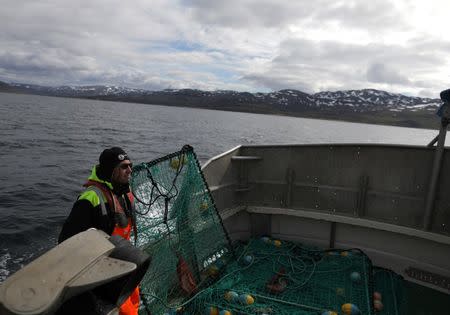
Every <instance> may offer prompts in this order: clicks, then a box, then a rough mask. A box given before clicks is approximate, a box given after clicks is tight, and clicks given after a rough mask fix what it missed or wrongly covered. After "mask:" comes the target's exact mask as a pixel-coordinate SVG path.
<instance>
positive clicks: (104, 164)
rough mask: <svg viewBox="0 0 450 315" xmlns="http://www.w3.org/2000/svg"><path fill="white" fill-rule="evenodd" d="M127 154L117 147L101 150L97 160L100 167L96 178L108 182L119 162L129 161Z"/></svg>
mask: <svg viewBox="0 0 450 315" xmlns="http://www.w3.org/2000/svg"><path fill="white" fill-rule="evenodd" d="M129 159H130V158H129V157H128V155H127V153H126V152H125V151H124V150H123V149H122V148H119V147H112V148H109V149H105V150H103V152H102V154H100V158H99V159H98V160H99V162H100V165H99V166H98V170H97V172H98V174H97V175H98V177H99V178H101V179H103V180H107V181H110V180H111V176H112V173H113V170H114V168H115V167H116V166H117V165H119V164H120V162H122V161H125V160H129Z"/></svg>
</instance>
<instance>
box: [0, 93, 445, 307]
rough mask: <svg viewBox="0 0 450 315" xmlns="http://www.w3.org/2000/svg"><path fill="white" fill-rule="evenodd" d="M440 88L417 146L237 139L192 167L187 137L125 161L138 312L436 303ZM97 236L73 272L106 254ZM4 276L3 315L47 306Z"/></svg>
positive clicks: (440, 235)
mask: <svg viewBox="0 0 450 315" xmlns="http://www.w3.org/2000/svg"><path fill="white" fill-rule="evenodd" d="M441 98H442V100H443V106H442V107H441V109H440V111H439V115H440V118H441V127H440V130H439V134H438V135H437V136H436V138H435V139H432V140H431V142H430V143H429V144H427V145H423V146H410V145H385V144H301V145H245V146H244V145H242V146H238V147H235V148H233V149H231V150H229V151H227V152H225V153H223V154H220V155H218V156H216V157H213V158H211V159H210V160H208V161H207V162H206V163H205V164H204V165H203V166H202V167H200V165H199V163H198V160H197V158H196V156H195V153H194V152H193V149H192V148H191V147H189V146H187V147H184V148H183V149H182V150H180V151H179V152H176V153H173V154H171V155H168V156H166V157H162V158H160V159H157V160H155V161H152V162H150V163H142V164H140V165H137V166H135V168H134V169H133V177H134V179H132V187H133V193H135V197H136V199H137V211H138V213H139V214H140V215H141V217H140V219H139V220H140V221H139V222H138V223H139V224H140V227H141V228H140V229H139V231H140V232H139V233H141V234H140V237H141V239H140V242H139V243H138V244H137V245H138V247H139V248H140V249H141V250H142V251H144V252H146V253H147V254H148V255H150V256H151V257H152V263H151V264H150V267H149V269H148V271H147V273H146V275H145V276H143V280H142V288H143V290H142V291H144V294H143V302H144V303H143V304H144V305H143V309H142V314H145V312H146V310H147V311H149V312H150V311H151V314H169V315H172V314H180V315H181V314H185V315H186V314H215V315H217V314H221V315H224V314H225V315H230V314H232V315H235V314H260V315H262V314H273V315H275V314H327V315H332V314H348V315H350V314H367V315H369V314H370V315H373V314H380V315H382V314H422V313H421V312H424V310H425V309H427V310H428V313H427V314H438V312H440V311H442V310H443V311H444V312H447V311H448V308H446V307H448V306H449V303H450V302H449V301H450V206H449V205H450V195H449V194H448V193H447V190H448V187H450V182H449V181H450V176H446V175H447V174H449V173H450V154H449V152H448V151H449V149H448V148H446V147H445V137H446V132H447V125H448V123H449V121H450V109H449V106H450V90H446V91H443V92H442V93H441ZM435 144H436V146H435ZM200 169H201V171H200ZM194 205H195V206H194ZM180 209H182V210H180ZM84 237H87V236H84ZM89 237H92V240H91V241H90V243H92V242H93V241H94V239H97V238H98V236H93V234H92V231H91V234H90V236H89ZM100 238H102V237H100ZM104 239H105V237H104V236H103V238H102V242H103V240H104ZM63 244H64V243H63ZM63 244H61V245H63ZM77 244H79V243H77ZM61 245H60V246H61ZM66 246H67V244H66ZM77 246H79V245H77ZM105 246H106V247H107V248H108V250H105V249H104V248H103V250H101V251H99V252H98V253H94V254H92V255H93V258H92V259H91V260H90V262H88V263H86V264H84V265H82V266H80V267H79V269H80V270H79V272H78V274H77V279H79V277H80V276H79V275H80V274H83V273H86V268H87V269H92V268H94V267H92V266H95V265H98V264H102V265H104V263H105V259H107V258H105V256H108V255H109V253H110V251H111V250H112V248H113V247H114V246H112V247H111V246H109V245H105ZM65 252H67V249H66V250H65ZM94 256H95V257H94ZM93 262H94V263H93ZM67 263H70V262H67ZM131 265H132V263H131ZM127 266H128V267H127V268H128V269H127V270H124V271H121V272H119V271H116V274H114V275H110V277H111V279H116V278H117V277H118V275H119V274H120V275H124V274H127V273H130V272H131V269H133V268H132V266H131V267H130V265H127ZM96 268H97V267H96ZM130 268H131V269H130ZM18 273H20V272H18ZM91 273H92V272H91ZM14 276H15V275H13V277H14ZM72 276H73V275H72ZM23 277H25V279H26V277H30V274H29V273H28V274H27V275H26V276H25V273H24V275H23ZM23 277H22V278H23ZM105 277H106V278H107V276H105ZM106 278H105V279H106ZM105 279H101V280H99V279H96V281H97V282H98V283H104V282H105V281H106V280H105ZM66 280H67V282H71V281H72V284H73V282H74V281H73V280H71V278H67V279H66ZM77 281H78V280H77ZM7 283H8V280H7V281H5V283H4V284H2V286H1V287H0V302H1V304H2V305H3V307H4V310H6V309H7V310H8V312H9V313H8V314H41V313H45V312H47V310H45V312H44V311H43V310H39V312H38V311H36V312H34V313H32V312H28V313H26V312H25V311H23V312H21V311H19V310H16V311H15V312H13V311H12V310H11V307H9V308H8V306H7V305H11V304H8V302H9V300H12V299H13V297H12V296H11V295H8V294H7V292H8V290H7V288H6V285H5V284H7ZM90 283H91V285H90V286H88V285H86V286H85V289H90V288H92V286H93V285H94V284H92V283H94V280H92V281H91V282H90ZM22 285H25V286H26V281H24V282H22ZM95 285H97V284H95ZM67 287H69V286H67ZM72 287H73V285H72ZM66 291H67V290H66ZM66 291H64V290H63V289H61V292H66ZM68 291H70V290H68ZM68 291H67V292H68ZM24 292H25V291H24ZM71 295H73V294H66V295H64V294H61V295H60V299H68V298H69V297H70V296H71ZM63 297H64V298H63ZM55 299H56V297H53V300H52V301H53V302H52V303H53V304H52V303H50V304H52V305H53V306H52V307H50V306H49V309H51V310H52V311H55V305H60V304H61V303H62V301H60V302H58V303H56V302H54V300H55ZM15 303H20V299H19V300H17V297H16V298H15ZM50 304H49V305H50ZM0 309H1V308H0ZM2 314H3V313H2ZM5 314H6V311H5ZM423 314H425V312H424V313H423ZM440 314H442V313H440Z"/></svg>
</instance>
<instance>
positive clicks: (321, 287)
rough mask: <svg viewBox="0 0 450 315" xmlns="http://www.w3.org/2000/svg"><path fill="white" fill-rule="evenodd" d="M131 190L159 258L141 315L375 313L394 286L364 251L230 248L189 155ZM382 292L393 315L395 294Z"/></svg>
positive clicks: (137, 173) (141, 233)
mask: <svg viewBox="0 0 450 315" xmlns="http://www.w3.org/2000/svg"><path fill="white" fill-rule="evenodd" d="M131 185H132V190H133V194H134V195H135V198H136V212H137V213H138V215H137V226H138V245H139V246H140V248H142V249H143V250H145V251H146V252H147V253H148V254H149V255H150V256H151V257H152V263H151V265H150V268H149V270H148V271H147V273H146V275H145V277H144V279H143V281H142V282H141V297H142V299H143V305H144V306H145V309H142V310H141V311H140V313H141V314H152V315H162V314H164V315H176V314H178V315H197V314H198V315H203V314H208V315H244V314H249V315H250V314H258V315H293V314H299V315H316V314H319V315H321V314H326V315H335V314H339V315H340V314H348V315H351V314H376V312H375V309H374V299H373V295H374V286H380V285H382V284H381V283H384V282H386V281H387V280H386V281H385V280H383V279H384V277H382V276H384V274H382V273H381V272H374V270H375V269H374V268H373V267H372V264H371V261H370V259H369V258H368V257H367V256H366V255H365V254H364V253H363V252H361V251H360V250H358V249H348V250H323V249H319V248H315V247H310V246H305V245H302V244H297V243H293V242H289V241H284V240H278V239H273V238H271V237H269V236H266V237H262V238H255V239H250V240H248V241H247V242H235V243H233V244H232V243H231V242H230V239H229V237H228V235H227V232H226V230H225V229H224V226H223V223H222V221H221V218H220V216H219V214H218V212H217V209H216V207H215V205H214V202H213V199H212V197H211V194H210V191H209V189H208V186H207V184H206V182H205V180H204V177H203V175H202V172H201V169H200V165H199V163H198V160H197V158H196V155H195V153H194V151H193V149H192V148H191V147H189V146H185V147H184V148H183V149H182V150H181V151H179V152H176V153H173V154H171V155H168V156H166V157H163V158H160V159H158V160H155V161H152V162H149V163H142V164H140V165H138V166H136V167H135V168H134V169H133V175H132V180H131ZM388 279H391V278H388ZM375 280H376V281H375ZM394 280H396V281H397V280H399V279H397V278H395V279H394ZM383 281H384V282H383ZM389 281H390V280H389ZM389 281H387V282H386V283H387V284H386V285H391V286H392V285H394V286H396V285H397V286H401V281H397V282H396V281H394V282H392V281H391V282H389ZM383 285H384V284H383ZM395 290H396V288H394V291H395ZM383 292H385V293H384V297H383V299H384V301H385V303H386V308H385V310H387V309H390V310H391V309H392V310H393V308H395V307H397V306H396V305H395V304H392V303H391V300H392V299H391V298H392V294H395V292H392V290H391V291H388V290H387V289H383ZM391 304H392V305H391ZM395 310H397V309H395ZM385 314H400V313H395V312H391V311H390V312H389V313H385Z"/></svg>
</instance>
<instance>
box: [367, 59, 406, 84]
mask: <svg viewBox="0 0 450 315" xmlns="http://www.w3.org/2000/svg"><path fill="white" fill-rule="evenodd" d="M367 79H368V80H369V82H375V83H388V84H408V83H410V81H409V80H408V78H406V77H404V76H402V75H401V74H399V73H398V72H397V71H395V70H393V69H389V68H388V67H386V65H384V64H382V63H373V64H371V65H370V66H369V69H367Z"/></svg>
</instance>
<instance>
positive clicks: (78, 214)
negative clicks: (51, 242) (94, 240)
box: [58, 200, 99, 243]
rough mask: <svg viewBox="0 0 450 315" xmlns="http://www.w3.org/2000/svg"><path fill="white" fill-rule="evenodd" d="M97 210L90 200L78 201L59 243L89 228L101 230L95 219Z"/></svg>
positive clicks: (64, 226)
mask: <svg viewBox="0 0 450 315" xmlns="http://www.w3.org/2000/svg"><path fill="white" fill-rule="evenodd" d="M96 210H97V209H95V207H93V206H92V204H91V203H90V202H89V201H88V200H77V201H76V202H75V204H74V205H73V207H72V211H71V212H70V214H69V216H68V218H67V219H66V222H64V225H63V227H62V230H61V233H60V234H59V238H58V243H61V242H63V241H65V240H66V239H68V238H69V237H71V236H74V235H75V234H78V233H80V232H83V231H86V230H87V229H89V228H99V226H97V225H98V223H97V222H96V221H98V220H96V219H95V213H96V212H97V211H96Z"/></svg>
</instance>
